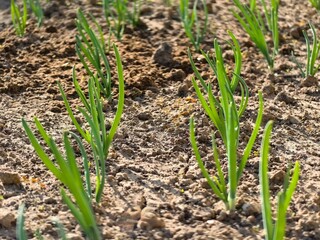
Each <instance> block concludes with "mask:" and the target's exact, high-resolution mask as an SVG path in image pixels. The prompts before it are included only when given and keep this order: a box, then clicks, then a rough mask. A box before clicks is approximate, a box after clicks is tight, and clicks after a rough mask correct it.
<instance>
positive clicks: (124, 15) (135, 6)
mask: <svg viewBox="0 0 320 240" xmlns="http://www.w3.org/2000/svg"><path fill="white" fill-rule="evenodd" d="M102 5H103V12H104V16H105V19H106V21H107V24H108V26H109V28H110V30H111V32H112V33H113V34H114V36H115V37H116V38H117V39H118V40H121V38H122V36H123V32H124V29H125V27H126V24H128V23H129V24H130V23H131V25H132V26H133V27H137V26H138V25H139V22H140V9H141V5H142V0H134V1H132V2H130V1H128V0H102Z"/></svg>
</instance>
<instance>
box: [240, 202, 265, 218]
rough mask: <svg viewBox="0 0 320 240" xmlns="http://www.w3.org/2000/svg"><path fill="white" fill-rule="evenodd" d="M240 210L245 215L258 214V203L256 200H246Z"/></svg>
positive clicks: (259, 210) (259, 209)
mask: <svg viewBox="0 0 320 240" xmlns="http://www.w3.org/2000/svg"><path fill="white" fill-rule="evenodd" d="M242 210H243V213H244V214H245V215H246V216H252V215H255V214H259V213H260V212H261V208H260V205H259V204H258V203H256V202H251V203H248V202H247V203H245V204H243V205H242Z"/></svg>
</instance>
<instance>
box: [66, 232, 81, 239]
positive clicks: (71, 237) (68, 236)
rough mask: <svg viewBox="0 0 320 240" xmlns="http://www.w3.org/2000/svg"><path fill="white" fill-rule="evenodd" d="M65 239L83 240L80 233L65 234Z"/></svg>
mask: <svg viewBox="0 0 320 240" xmlns="http://www.w3.org/2000/svg"><path fill="white" fill-rule="evenodd" d="M66 238H67V239H68V240H84V238H83V237H82V236H81V235H80V233H67V234H66Z"/></svg>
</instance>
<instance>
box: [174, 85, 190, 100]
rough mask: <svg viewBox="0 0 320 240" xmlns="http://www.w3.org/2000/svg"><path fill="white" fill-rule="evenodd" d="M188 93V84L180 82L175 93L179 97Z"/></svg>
mask: <svg viewBox="0 0 320 240" xmlns="http://www.w3.org/2000/svg"><path fill="white" fill-rule="evenodd" d="M187 93H188V86H187V85H186V84H182V85H180V86H179V87H178V92H177V95H178V96H179V97H185V96H187Z"/></svg>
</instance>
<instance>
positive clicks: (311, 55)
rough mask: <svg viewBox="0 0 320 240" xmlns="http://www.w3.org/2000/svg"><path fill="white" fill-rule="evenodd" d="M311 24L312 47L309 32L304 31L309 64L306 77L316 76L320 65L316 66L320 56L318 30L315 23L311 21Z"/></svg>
mask: <svg viewBox="0 0 320 240" xmlns="http://www.w3.org/2000/svg"><path fill="white" fill-rule="evenodd" d="M309 25H310V28H311V31H312V47H311V44H310V40H309V37H308V35H307V33H306V32H305V31H303V35H304V38H305V40H306V45H307V65H306V72H305V76H304V77H308V76H314V75H315V74H316V73H317V72H318V70H319V67H320V64H319V65H318V66H316V60H317V58H318V57H319V51H320V41H319V40H318V38H317V34H316V30H315V28H314V26H313V24H311V23H309Z"/></svg>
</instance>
